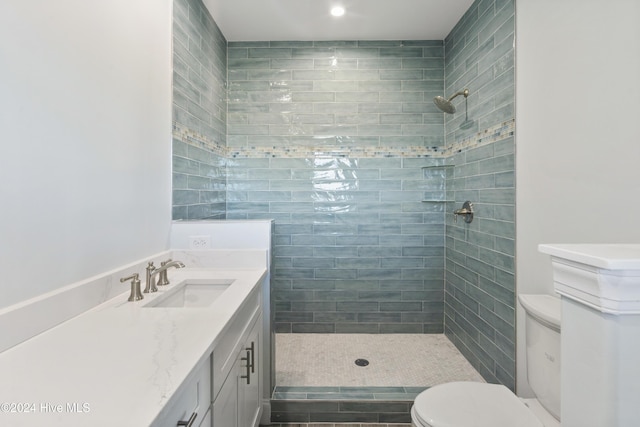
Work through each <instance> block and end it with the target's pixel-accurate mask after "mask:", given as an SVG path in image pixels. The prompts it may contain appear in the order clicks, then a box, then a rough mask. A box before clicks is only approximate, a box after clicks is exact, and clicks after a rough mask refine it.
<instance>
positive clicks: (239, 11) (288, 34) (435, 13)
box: [204, 0, 474, 41]
mask: <svg viewBox="0 0 640 427" xmlns="http://www.w3.org/2000/svg"><path fill="white" fill-rule="evenodd" d="M473 1H474V0H204V4H205V5H206V6H207V8H208V9H209V12H211V15H212V16H213V19H214V20H215V21H216V23H217V24H218V26H219V27H220V30H222V33H223V34H224V36H225V37H226V38H227V40H228V41H281V40H286V41H299V40H300V41H309V40H317V41H320V40H443V39H444V38H445V37H446V36H447V35H448V34H449V32H450V31H451V29H452V28H453V27H454V25H455V24H456V23H457V22H458V21H459V20H460V18H461V17H462V15H464V13H465V12H466V11H467V9H468V8H469V6H471V4H472V3H473ZM336 5H340V6H343V7H344V8H345V9H346V13H345V14H344V16H342V17H340V18H336V17H333V16H331V14H330V13H329V10H330V9H331V8H332V7H333V6H336Z"/></svg>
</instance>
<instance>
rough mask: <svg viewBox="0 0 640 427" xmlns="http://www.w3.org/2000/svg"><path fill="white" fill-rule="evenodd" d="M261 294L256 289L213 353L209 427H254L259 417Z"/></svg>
mask: <svg viewBox="0 0 640 427" xmlns="http://www.w3.org/2000/svg"><path fill="white" fill-rule="evenodd" d="M261 295H262V290H261V288H260V287H257V288H256V289H255V290H254V291H253V292H252V294H251V295H250V296H249V297H248V298H247V301H246V302H245V304H244V305H243V307H241V308H240V310H239V313H238V315H237V316H236V317H235V318H234V320H232V322H231V324H230V326H229V328H228V330H227V331H226V332H225V333H224V335H223V337H222V338H221V340H220V342H219V343H218V345H216V347H215V348H214V350H213V363H212V366H213V397H214V399H213V409H212V418H213V427H257V426H258V424H259V421H260V415H261V413H262V401H261V390H262V365H263V363H262V359H263V357H262V347H263V343H262V307H261Z"/></svg>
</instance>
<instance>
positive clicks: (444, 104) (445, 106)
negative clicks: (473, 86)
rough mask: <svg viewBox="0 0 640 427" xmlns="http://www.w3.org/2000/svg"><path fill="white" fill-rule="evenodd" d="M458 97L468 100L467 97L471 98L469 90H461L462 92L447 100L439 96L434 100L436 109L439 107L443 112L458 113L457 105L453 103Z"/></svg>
mask: <svg viewBox="0 0 640 427" xmlns="http://www.w3.org/2000/svg"><path fill="white" fill-rule="evenodd" d="M458 95H464V97H465V98H466V97H467V96H469V89H464V90H461V91H460V92H456V93H455V94H454V95H453V96H452V97H451V98H449V99H446V98H444V97H442V96H439V95H438V96H436V97H435V98H433V103H434V104H436V107H438V108H439V109H440V110H441V111H442V112H444V113H448V114H453V113H455V112H456V107H455V105H453V103H452V102H451V101H453V99H454V98H455V97H456V96H458Z"/></svg>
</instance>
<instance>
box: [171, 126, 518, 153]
mask: <svg viewBox="0 0 640 427" xmlns="http://www.w3.org/2000/svg"><path fill="white" fill-rule="evenodd" d="M514 134H515V119H510V120H507V121H505V122H502V123H499V124H497V125H495V126H491V127H490V128H488V129H485V130H483V131H480V132H476V133H475V134H474V135H470V136H467V137H465V138H462V139H461V140H459V141H456V142H455V143H454V144H452V145H450V146H448V147H445V148H444V149H443V148H441V147H424V146H372V147H366V146H365V147H362V146H358V147H351V146H346V145H335V146H303V145H293V146H251V147H224V146H222V145H220V144H219V143H217V142H215V141H212V140H210V139H209V138H207V137H206V136H204V135H201V134H198V133H197V132H195V131H193V130H192V129H188V128H186V127H184V126H182V125H181V124H179V123H174V124H173V137H174V138H175V139H177V140H179V141H182V142H185V143H187V144H190V145H193V146H195V147H198V148H206V149H208V150H210V151H212V152H213V153H215V154H218V155H219V156H222V157H225V158H247V159H249V158H309V157H312V158H313V157H352V158H389V157H405V158H447V157H449V156H451V155H453V154H455V153H459V152H462V151H467V150H471V149H474V148H478V147H482V146H484V145H488V144H491V143H494V142H497V141H501V140H503V139H507V138H509V137H512V136H513V135H514Z"/></svg>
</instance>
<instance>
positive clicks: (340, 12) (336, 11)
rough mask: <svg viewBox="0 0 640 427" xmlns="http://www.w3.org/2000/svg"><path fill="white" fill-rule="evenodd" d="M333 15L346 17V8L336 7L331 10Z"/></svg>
mask: <svg viewBox="0 0 640 427" xmlns="http://www.w3.org/2000/svg"><path fill="white" fill-rule="evenodd" d="M331 14H332V15H333V16H342V15H344V7H342V6H335V7H333V8H332V9H331Z"/></svg>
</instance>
